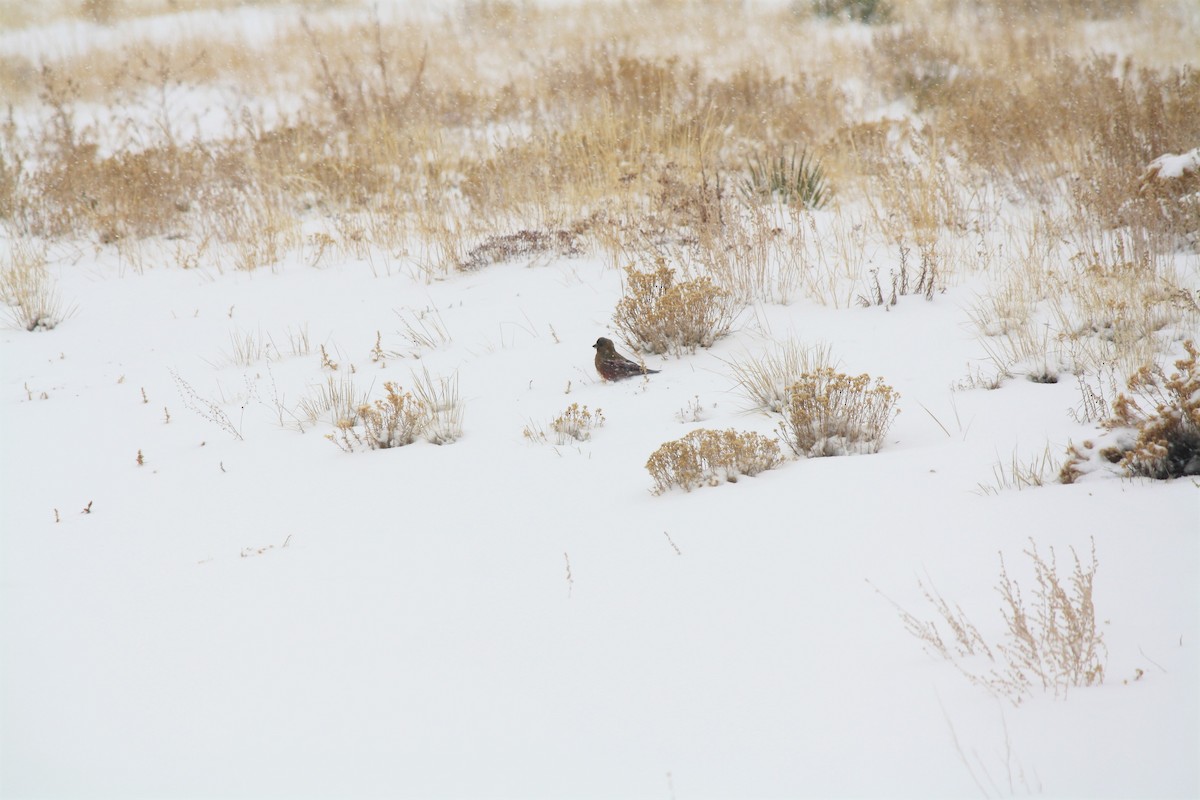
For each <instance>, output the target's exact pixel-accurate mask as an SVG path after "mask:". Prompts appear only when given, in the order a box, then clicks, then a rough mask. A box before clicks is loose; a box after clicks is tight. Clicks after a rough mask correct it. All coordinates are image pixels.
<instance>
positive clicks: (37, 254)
mask: <svg viewBox="0 0 1200 800" xmlns="http://www.w3.org/2000/svg"><path fill="white" fill-rule="evenodd" d="M0 299H2V300H3V302H4V303H5V304H6V305H7V306H8V308H7V314H8V318H9V319H10V320H11V321H12V323H13V324H14V325H16V326H17V327H19V328H22V329H24V330H27V331H48V330H50V329H51V328H54V327H55V326H57V325H58V323H60V322H62V321H63V320H64V319H66V318H67V317H69V316H70V315H71V313H72V312H73V311H74V309H73V308H71V307H70V306H68V305H66V303H64V302H63V299H62V296H61V295H59V293H58V289H57V287H56V286H55V285H54V279H53V278H51V277H50V274H49V273H48V272H47V271H46V260H45V253H44V252H41V251H38V250H36V249H34V248H32V247H23V246H21V245H19V244H18V245H15V246H14V247H13V249H12V252H11V254H10V256H9V263H8V264H7V265H5V267H4V269H3V271H0Z"/></svg>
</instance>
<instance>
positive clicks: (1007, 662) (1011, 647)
mask: <svg viewBox="0 0 1200 800" xmlns="http://www.w3.org/2000/svg"><path fill="white" fill-rule="evenodd" d="M1024 554H1025V556H1026V557H1027V558H1028V560H1029V565H1030V566H1031V567H1032V569H1033V589H1032V591H1031V595H1032V598H1031V599H1027V598H1026V597H1025V596H1024V595H1023V594H1022V593H1021V587H1020V584H1019V582H1018V581H1017V580H1016V579H1015V578H1013V577H1011V576H1010V575H1009V574H1008V569H1007V567H1006V566H1005V563H1004V555H1003V554H1001V555H1000V578H999V581H998V582H997V584H996V591H997V592H998V593H999V594H1000V598H1001V601H1002V602H1001V607H1000V613H1001V615H1002V616H1003V618H1004V623H1005V632H1004V637H1003V638H1002V639H1000V640H998V641H997V640H995V639H992V640H991V641H992V643H991V644H989V638H990V637H988V636H987V635H985V634H984V633H983V632H981V631H980V629H979V628H978V627H977V626H976V625H975V623H974V622H972V621H971V619H970V618H969V617H968V616H967V614H966V613H965V612H964V611H963V610H962V608H960V607H959V606H958V605H954V606H951V605H950V603H949V602H947V601H946V600H945V599H944V598H943V597H942V595H941V594H940V593H939V592H938V590H937V588H936V587H934V586H933V584H932V582H930V583H929V585H926V584H925V583H924V582H918V583H919V586H920V589H921V593H922V594H923V595H924V597H925V599H926V601H928V603H929V605H930V606H932V607H933V610H934V611H935V612H936V615H937V616H936V618H935V619H932V620H928V619H923V618H921V617H919V616H917V615H915V614H912V613H910V612H909V611H906V610H905V609H903V608H901V607H900V606H898V605H896V604H895V603H893V605H894V606H895V607H896V610H897V612H898V613H899V614H900V619H901V620H902V621H903V623H904V626H905V628H906V629H907V630H908V632H909V633H911V634H912V635H913V636H915V637H916V638H917V639H918V640H920V641H921V643H922V645H923V646H924V647H925V649H926V651H927V652H929V653H930V654H931V655H934V656H937V657H939V658H943V659H945V660H946V661H949V662H950V663H951V664H953V665H954V666H955V668H957V669H958V670H959V672H961V673H962V674H963V675H964V676H965V677H966V678H967V679H968V680H969V681H971V683H973V684H975V685H977V686H980V687H982V688H984V689H987V690H988V691H989V692H991V693H993V694H995V695H996V696H997V697H1003V698H1005V699H1007V700H1008V701H1010V702H1011V703H1012V704H1013V705H1019V704H1020V703H1021V701H1022V700H1024V699H1025V698H1027V697H1029V696H1031V695H1032V694H1033V692H1034V691H1038V690H1040V691H1046V692H1050V693H1051V694H1053V695H1054V696H1055V697H1061V698H1065V697H1066V696H1067V694H1068V692H1069V691H1070V690H1071V689H1072V688H1073V687H1081V686H1092V685H1094V684H1098V683H1102V682H1103V681H1104V666H1105V662H1106V660H1107V656H1108V651H1107V649H1106V648H1105V646H1104V633H1103V631H1102V630H1100V628H1099V627H1098V626H1097V624H1096V607H1095V603H1094V601H1093V589H1094V586H1095V580H1096V569H1097V567H1098V562H1097V561H1096V548H1095V543H1094V542H1093V543H1092V551H1091V558H1090V560H1088V561H1086V562H1084V561H1080V558H1079V554H1078V553H1076V552H1075V550H1074V548H1072V549H1071V556H1072V559H1073V561H1074V566H1073V568H1072V569H1071V572H1070V574H1069V575H1067V576H1060V575H1059V573H1058V564H1057V561H1056V559H1055V554H1054V548H1050V554H1049V556H1048V557H1047V556H1043V555H1042V553H1041V552H1040V551H1039V550H1038V548H1037V545H1036V544H1035V543H1034V542H1033V540H1032V539H1030V541H1029V548H1028V549H1027V550H1025V551H1024Z"/></svg>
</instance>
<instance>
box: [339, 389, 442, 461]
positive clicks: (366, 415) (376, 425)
mask: <svg viewBox="0 0 1200 800" xmlns="http://www.w3.org/2000/svg"><path fill="white" fill-rule="evenodd" d="M383 388H384V391H385V392H386V393H387V396H386V397H385V398H384V399H383V400H376V401H375V402H374V404H369V403H363V404H362V405H360V406H359V407H358V408H357V409H356V411H357V417H358V420H359V422H360V423H361V426H362V429H363V430H362V432H361V433H360V432H359V431H358V430H357V429H356V427H355V426H354V420H353V419H345V420H340V421H339V422H338V423H337V426H336V428H337V429H336V431H335V432H334V433H332V434H330V435H329V438H330V439H331V440H332V441H333V442H334V444H336V445H338V446H339V447H341V448H342V449H343V450H346V451H347V452H350V451H353V450H355V449H356V448H357V447H366V448H368V449H370V450H387V449H389V448H392V447H403V446H404V445H406V444H412V443H413V442H414V441H416V439H417V436H418V435H420V433H421V431H422V430H423V429H424V428H425V426H426V425H428V424H429V414H428V412H427V410H426V408H425V404H424V403H422V402H421V401H420V400H418V399H416V398H415V397H413V396H412V394H411V393H410V392H402V390H401V388H400V387H399V386H397V385H396V384H394V383H392V382H391V381H388V382H387V383H385V384H384V385H383Z"/></svg>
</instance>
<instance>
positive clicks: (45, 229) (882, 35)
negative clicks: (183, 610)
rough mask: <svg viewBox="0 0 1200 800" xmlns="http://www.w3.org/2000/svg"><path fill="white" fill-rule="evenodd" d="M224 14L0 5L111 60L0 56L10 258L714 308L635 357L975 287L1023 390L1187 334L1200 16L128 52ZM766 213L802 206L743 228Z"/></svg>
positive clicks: (768, 18) (943, 7) (938, 9)
mask: <svg viewBox="0 0 1200 800" xmlns="http://www.w3.org/2000/svg"><path fill="white" fill-rule="evenodd" d="M232 5H233V4H231V3H230V2H227V0H180V1H179V2H175V0H171V1H170V2H168V1H167V0H88V2H86V3H85V2H78V3H76V2H66V0H63V2H61V3H47V4H41V5H40V6H39V7H38V9H37V10H36V11H34V10H33V9H32V7H31V6H30V4H14V3H12V2H8V3H6V4H3V5H0V21H3V22H5V23H7V24H8V25H9V26H11V27H14V28H15V27H18V26H22V25H33V24H40V23H44V22H46V21H47V20H51V19H65V18H71V19H76V20H83V21H85V22H84V24H99V25H100V26H102V27H101V28H99V29H98V30H100V31H102V32H104V33H105V35H100V36H95V37H91V38H90V39H89V40H88V41H89V43H88V45H87V46H86V47H81V48H80V49H78V50H71V49H67V50H64V51H63V52H62V53H61V54H57V55H49V54H42V53H37V52H25V51H23V50H22V48H20V47H14V48H12V49H11V50H10V51H7V52H8V54H7V55H4V56H2V57H0V91H3V92H4V93H5V96H6V97H8V98H10V100H11V102H12V103H13V104H14V108H13V110H12V112H10V114H9V115H8V117H7V119H5V120H3V121H0V145H2V146H0V225H2V226H3V229H4V232H5V235H6V237H7V238H8V239H10V240H12V241H27V240H32V239H35V238H41V239H44V240H48V241H51V242H53V241H54V240H59V239H62V240H71V241H80V240H86V241H90V242H92V243H94V244H95V245H97V246H99V247H106V246H112V247H117V248H119V249H120V250H121V253H122V256H123V257H128V258H129V259H130V261H131V262H133V263H136V264H138V265H139V266H138V268H142V266H141V265H143V264H149V263H155V260H154V259H152V258H149V257H142V256H141V255H140V250H139V247H138V243H142V242H149V241H166V242H170V243H172V244H171V246H172V247H173V248H174V254H173V256H172V259H171V261H172V263H175V264H177V265H179V266H180V267H182V268H193V267H195V266H197V265H198V264H200V263H204V264H205V265H210V264H211V265H214V266H215V267H216V268H217V269H218V270H221V269H224V268H230V269H241V270H257V269H264V268H265V269H270V268H273V267H274V266H275V265H276V264H277V263H279V262H280V260H281V259H283V258H285V257H287V255H288V254H289V253H291V252H294V251H296V250H300V251H303V252H304V254H305V258H306V260H308V261H309V263H311V264H313V265H314V266H323V265H325V264H327V263H329V262H331V261H332V260H333V259H335V258H339V257H344V256H347V255H352V256H353V257H355V258H360V259H368V260H371V263H372V268H373V269H379V268H382V269H384V270H387V271H390V269H391V259H392V258H393V256H392V255H390V254H394V253H399V252H405V253H409V252H411V253H412V254H413V255H412V258H411V262H412V265H411V266H410V267H409V268H415V269H416V270H418V272H419V273H420V275H421V276H422V277H424V278H425V279H426V280H434V279H438V278H442V277H445V276H446V275H448V274H449V273H450V272H452V271H453V270H455V269H458V268H463V269H479V268H482V267H484V266H486V265H488V264H491V263H495V262H497V261H501V260H507V259H511V258H520V259H524V260H527V261H528V260H532V259H537V258H542V257H545V258H550V257H554V256H558V255H562V254H575V253H579V252H597V251H598V252H599V253H600V254H601V255H602V256H603V257H605V258H606V259H608V260H609V261H610V263H612V264H614V265H617V266H624V265H627V264H630V263H634V264H644V265H654V266H653V267H652V268H651V273H654V272H657V271H658V270H659V269H667V270H673V271H674V273H673V274H674V275H675V276H676V277H673V278H672V281H673V283H674V285H675V286H676V287H679V286H682V285H683V284H684V283H685V281H700V282H703V281H709V282H710V283H709V284H707V285H706V286H707V287H708V288H710V289H713V290H715V291H714V292H709V291H707V289H706V291H705V292H703V293H705V294H707V295H708V296H709V298H710V299H715V298H718V297H719V298H721V299H720V301H719V302H718V303H717V305H718V306H720V308H719V309H718V313H717V315H716V317H715V318H714V319H713V320H704V321H701V323H699V324H694V323H695V320H693V321H692V322H688V323H687V326H690V327H693V328H695V330H694V331H691V332H688V333H687V334H686V335H684V336H683V337H682V338H679V339H672V338H670V337H665V338H664V337H663V336H661V335H659V333H657V332H653V331H633V330H632V329H631V330H629V331H626V333H627V334H628V335H629V336H630V337H631V339H630V343H631V344H633V345H635V347H638V348H641V349H649V350H651V351H660V350H664V349H665V350H667V351H673V352H686V351H689V350H691V349H693V348H695V347H698V346H707V345H708V344H711V342H712V340H713V339H715V338H716V337H718V336H719V335H721V333H722V332H723V329H725V328H727V325H728V319H727V317H728V316H729V315H730V314H731V313H732V310H733V309H734V308H738V307H741V306H744V305H747V304H753V303H758V302H767V303H790V302H794V301H795V300H796V299H799V298H802V297H807V298H808V299H811V300H814V301H816V302H820V303H823V304H828V305H833V306H838V307H844V306H848V305H851V304H853V303H854V302H856V301H861V302H866V303H868V304H872V305H874V304H881V305H884V306H890V305H891V304H893V303H894V302H896V301H897V300H898V298H900V297H901V296H903V295H905V294H914V295H922V296H925V297H927V298H929V297H933V296H934V295H935V294H936V293H937V292H939V291H941V290H942V289H943V288H946V287H948V286H953V285H955V284H956V283H957V282H958V281H959V280H960V279H961V278H962V277H964V276H967V275H970V274H972V273H975V272H980V271H982V272H984V273H986V274H987V275H988V276H989V277H991V278H993V279H994V281H993V283H994V284H995V285H994V287H993V289H990V290H988V291H987V293H986V294H985V295H984V296H982V297H981V298H980V300H979V303H978V305H977V308H976V310H975V316H976V319H977V321H978V324H979V328H980V333H981V334H982V336H983V339H982V341H983V342H984V348H985V353H986V354H987V355H988V356H989V357H990V358H991V359H992V360H993V361H994V362H995V368H996V373H997V374H998V375H1001V376H1002V375H1004V374H1009V373H1012V374H1026V375H1029V376H1031V377H1033V378H1035V379H1038V380H1053V379H1057V377H1058V375H1059V374H1061V373H1063V372H1074V373H1077V374H1084V373H1095V372H1096V371H1097V370H1100V369H1104V368H1108V367H1110V366H1112V365H1114V364H1115V365H1117V366H1119V367H1120V368H1121V369H1122V370H1123V371H1125V372H1131V371H1132V370H1134V369H1136V368H1137V367H1138V366H1140V365H1141V364H1144V363H1148V362H1149V361H1150V360H1152V358H1153V357H1154V356H1155V355H1156V354H1158V353H1161V352H1162V350H1163V348H1164V347H1167V346H1169V342H1170V341H1171V340H1172V339H1173V338H1179V337H1180V336H1181V335H1187V334H1189V333H1190V332H1191V330H1192V329H1194V328H1195V326H1196V325H1197V324H1200V312H1198V311H1197V304H1196V302H1195V293H1194V289H1195V288H1196V287H1195V285H1194V284H1195V276H1194V275H1189V274H1179V273H1178V271H1177V270H1176V267H1175V266H1173V265H1172V264H1171V263H1169V259H1167V258H1166V257H1165V254H1170V253H1174V252H1175V251H1177V249H1178V248H1181V247H1193V248H1194V247H1195V246H1196V243H1197V242H1200V203H1197V202H1196V201H1195V196H1194V193H1195V191H1196V188H1197V187H1196V186H1195V185H1194V180H1193V179H1192V178H1187V179H1185V180H1183V181H1177V182H1173V183H1163V182H1155V181H1149V180H1148V179H1147V176H1148V174H1149V173H1148V172H1147V170H1148V167H1149V166H1150V165H1151V163H1152V162H1153V160H1154V159H1155V158H1157V157H1159V156H1161V155H1163V154H1165V153H1182V152H1185V151H1187V150H1188V149H1189V148H1193V147H1195V145H1196V142H1197V141H1200V115H1197V114H1196V113H1195V112H1194V110H1195V108H1197V107H1198V106H1200V74H1198V73H1197V71H1196V69H1195V66H1196V65H1195V52H1196V51H1195V41H1196V40H1197V39H1198V38H1200V19H1198V18H1197V16H1196V14H1195V13H1194V10H1193V9H1191V8H1190V6H1189V5H1188V3H1187V0H1163V2H1156V3H1147V2H1138V3H1116V2H1114V0H1071V1H1070V2H1055V3H1049V2H1045V1H1044V0H1020V2H1013V3H1003V4H1000V3H994V4H980V3H976V2H973V1H969V0H890V2H886V3H885V2H867V0H844V1H843V0H838V2H825V0H822V2H819V3H818V2H813V3H806V2H798V3H794V4H791V6H790V7H788V8H781V9H775V10H770V9H763V8H758V7H755V6H754V5H753V4H751V5H748V6H747V5H738V6H736V7H734V6H730V5H728V4H722V3H676V2H665V3H653V4H644V5H643V6H639V8H638V13H636V14H613V13H611V8H609V7H608V6H607V5H606V4H600V3H582V4H580V5H579V6H578V7H577V8H573V10H572V14H571V15H570V16H569V18H568V17H564V16H563V15H562V14H560V13H558V12H557V11H556V10H554V9H550V8H541V7H539V6H537V5H536V4H515V3H507V2H486V3H475V2H471V3H463V4H461V5H458V6H455V7H454V8H453V9H449V10H446V11H445V13H440V14H436V15H424V16H422V15H416V14H413V15H406V14H405V13H402V12H398V11H396V10H394V9H393V10H390V11H381V10H379V9H371V8H367V7H365V6H359V5H357V4H354V3H350V2H349V0H345V1H344V2H334V3H333V4H330V3H329V2H324V1H323V2H320V3H308V2H300V3H293V4H292V5H293V6H296V7H298V9H299V11H300V13H296V14H293V15H290V16H288V15H281V16H280V17H279V24H278V25H277V26H276V27H275V28H274V29H273V30H271V32H269V33H267V34H263V35H257V36H252V35H250V34H251V33H256V32H254V31H252V32H247V33H242V34H237V35H229V34H228V32H227V31H224V30H219V28H218V26H217V25H215V24H214V25H213V26H211V27H210V26H206V25H203V24H197V25H194V26H190V27H189V28H188V29H187V30H183V31H175V32H172V33H170V34H163V33H155V32H154V31H153V29H152V28H148V27H147V26H142V27H140V28H139V27H137V26H136V25H135V24H134V23H135V22H136V21H137V20H138V19H139V18H141V17H143V16H145V15H147V14H153V13H160V12H162V11H163V10H165V9H170V10H186V9H191V8H203V9H210V10H212V11H211V14H212V17H211V18H212V19H213V20H218V19H219V16H218V15H217V12H218V11H219V10H223V9H227V8H229V9H231V7H232ZM256 5H261V4H256ZM259 11H260V9H257V8H248V9H238V10H230V11H229V13H231V14H247V15H253V14H255V13H259ZM208 18H209V17H206V16H201V17H197V19H201V20H203V19H208ZM884 19H886V20H888V24H887V25H876V24H874V23H877V22H880V21H882V20H884ZM864 23H867V24H864ZM851 26H854V27H851ZM109 32H111V33H112V35H107V34H108V33H109ZM851 33H853V35H849V34H851ZM10 35H11V33H10ZM1106 39H1111V40H1112V41H1114V42H1116V43H1117V44H1116V45H1114V46H1116V47H1119V48H1121V49H1122V51H1123V52H1125V53H1127V54H1128V57H1126V58H1122V59H1117V58H1116V57H1115V56H1113V55H1110V54H1106V53H1104V52H1102V50H1101V49H1100V48H1102V46H1103V44H1101V45H1097V42H1101V43H1103V42H1104V41H1105V40H1106ZM797 41H820V42H821V43H822V46H821V47H806V48H796V47H795V43H796V42H797ZM114 42H118V43H119V44H114ZM747 42H752V43H753V46H747ZM234 85H235V86H237V87H239V91H238V93H236V94H230V93H229V92H227V91H224V90H223V88H222V87H228V86H234ZM214 98H215V99H214ZM202 106H203V107H204V113H206V114H208V115H209V117H210V121H209V122H208V123H206V124H205V125H203V126H201V125H200V124H199V122H198V121H197V120H195V119H193V118H192V117H195V116H198V113H199V111H198V110H199V109H200V108H201V107H202ZM881 109H891V111H889V112H888V113H889V114H894V111H895V110H896V109H904V110H905V113H906V114H907V115H908V118H907V119H902V120H896V119H889V118H881V116H880V113H881ZM212 119H216V120H220V122H218V123H213V122H212V121H211V120H212ZM780 154H783V155H782V160H781V158H780ZM790 154H808V159H809V160H807V161H803V160H802V159H801V157H800V156H799V155H797V156H796V159H795V161H792V160H791V158H790ZM818 155H819V160H818V159H817V156H818ZM802 162H803V163H802ZM817 167H819V170H820V171H819V173H818V171H817ZM1196 179H1197V180H1200V177H1197V178H1196ZM1189 181H1191V182H1189ZM747 187H748V188H749V193H750V194H751V195H754V196H755V197H756V198H757V197H761V196H762V195H763V194H767V195H770V196H772V197H784V198H785V199H789V200H792V201H794V202H792V203H791V204H790V205H789V204H779V203H767V204H759V203H753V204H751V206H750V207H746V205H745V204H744V203H742V202H739V200H740V198H739V195H740V194H742V192H741V191H739V190H740V189H746V188H747ZM823 187H835V188H836V195H833V194H831V193H829V192H825V191H817V190H819V189H822V188H823ZM806 206H807V207H814V206H822V210H820V211H812V210H810V208H806ZM854 209H859V210H862V211H856V210H854ZM1013 219H1019V222H1017V223H1010V222H1008V221H1009V220H1013ZM318 222H319V225H320V229H321V232H320V233H319V234H313V233H312V230H313V227H314V223H318ZM1010 225H1011V227H1006V226H1010ZM305 231H307V232H308V235H305V233H304V232H305ZM1176 260H1178V259H1176ZM631 280H632V276H631ZM660 283H662V281H660ZM694 285H696V286H701V285H702V284H699V283H698V284H694ZM689 313H690V311H689ZM618 316H619V317H622V316H623V317H625V318H626V321H627V322H629V323H630V325H631V326H632V324H633V320H632V319H631V318H630V315H629V314H622V312H621V311H620V310H619V311H618ZM418 322H419V321H418ZM1181 330H1182V331H1184V333H1183V334H1181V333H1180V331H1181ZM409 333H412V334H414V338H417V339H426V340H433V339H436V338H438V337H439V334H438V332H437V331H431V330H422V329H421V326H420V325H419V324H417V325H413V326H411V327H410V330H409ZM415 346H424V344H420V345H415Z"/></svg>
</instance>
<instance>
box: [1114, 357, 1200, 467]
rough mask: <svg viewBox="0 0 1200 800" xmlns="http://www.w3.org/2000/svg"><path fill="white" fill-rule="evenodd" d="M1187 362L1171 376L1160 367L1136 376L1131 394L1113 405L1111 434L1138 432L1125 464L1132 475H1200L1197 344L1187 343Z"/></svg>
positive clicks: (1177, 366)
mask: <svg viewBox="0 0 1200 800" xmlns="http://www.w3.org/2000/svg"><path fill="white" fill-rule="evenodd" d="M1183 347H1184V349H1185V350H1186V351H1187V357H1186V358H1181V359H1180V360H1178V361H1176V362H1175V369H1176V370H1178V371H1177V372H1173V373H1172V374H1171V375H1170V377H1168V376H1167V375H1166V374H1165V373H1164V371H1163V369H1162V368H1161V367H1159V366H1158V365H1155V366H1152V367H1142V368H1141V369H1140V370H1138V371H1137V372H1136V373H1134V374H1133V376H1132V377H1130V379H1129V382H1128V384H1127V386H1128V388H1129V393H1128V394H1125V393H1122V394H1120V395H1119V396H1118V397H1117V400H1116V402H1115V403H1114V404H1113V416H1112V418H1111V419H1110V420H1108V421H1107V422H1106V423H1105V427H1107V428H1109V429H1117V428H1120V429H1127V430H1132V431H1134V432H1136V438H1135V439H1134V440H1133V442H1132V444H1131V446H1129V448H1128V449H1127V450H1126V452H1125V453H1124V455H1123V456H1122V459H1121V465H1122V466H1123V467H1124V468H1125V469H1126V470H1127V471H1128V472H1129V473H1130V474H1131V475H1140V476H1144V477H1147V478H1155V479H1157V480H1165V479H1167V478H1177V477H1180V476H1182V475H1200V368H1197V364H1196V356H1197V350H1196V345H1195V343H1194V342H1192V341H1187V342H1184V345H1183Z"/></svg>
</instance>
